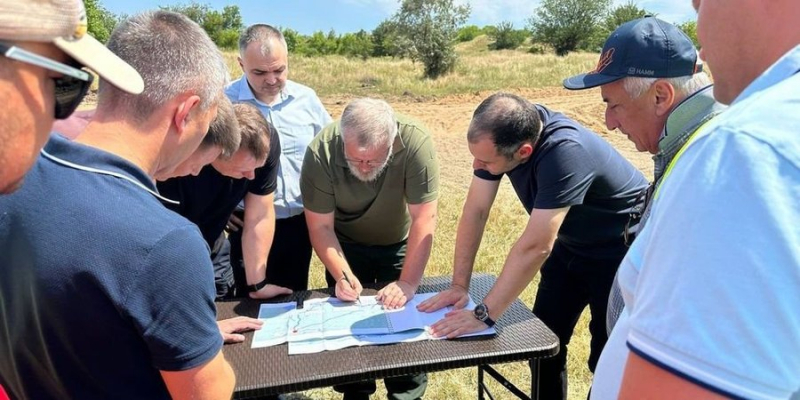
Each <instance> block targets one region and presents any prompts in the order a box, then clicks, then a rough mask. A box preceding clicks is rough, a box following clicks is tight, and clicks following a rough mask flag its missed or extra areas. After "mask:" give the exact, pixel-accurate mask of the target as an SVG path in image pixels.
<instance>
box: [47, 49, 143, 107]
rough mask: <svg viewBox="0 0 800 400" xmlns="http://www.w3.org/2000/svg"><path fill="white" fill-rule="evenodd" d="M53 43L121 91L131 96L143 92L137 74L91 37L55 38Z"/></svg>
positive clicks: (141, 81) (139, 77)
mask: <svg viewBox="0 0 800 400" xmlns="http://www.w3.org/2000/svg"><path fill="white" fill-rule="evenodd" d="M53 43H54V44H55V45H56V46H57V47H58V48H60V49H61V50H63V51H64V52H65V53H67V54H69V55H70V56H71V57H72V58H74V59H75V60H77V61H78V62H80V63H81V64H83V65H85V66H87V67H89V69H91V70H92V71H94V72H96V73H97V75H100V77H101V78H103V79H104V80H106V81H107V82H109V83H111V84H112V85H114V86H116V87H118V88H120V89H121V90H124V91H126V92H128V93H131V94H139V93H142V91H143V90H144V81H143V80H142V77H141V76H140V75H139V73H138V72H136V70H135V69H133V67H131V66H130V65H128V63H126V62H125V61H123V60H122V59H121V58H119V57H117V55H116V54H114V53H112V52H111V50H109V49H108V48H106V46H104V45H103V44H102V43H100V42H98V41H97V40H96V39H95V38H93V37H92V36H91V35H89V34H86V35H84V36H83V37H82V38H80V39H77V40H69V39H64V38H57V39H55V40H54V41H53Z"/></svg>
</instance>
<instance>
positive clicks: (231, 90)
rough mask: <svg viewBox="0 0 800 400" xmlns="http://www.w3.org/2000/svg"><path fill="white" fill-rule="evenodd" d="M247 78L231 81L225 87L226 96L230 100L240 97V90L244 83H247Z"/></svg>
mask: <svg viewBox="0 0 800 400" xmlns="http://www.w3.org/2000/svg"><path fill="white" fill-rule="evenodd" d="M246 79H247V78H246V77H245V76H244V75H242V77H241V78H239V79H234V80H232V81H230V82H229V83H228V84H227V85H225V95H226V96H228V97H229V98H233V96H238V95H239V89H240V87H241V86H242V82H245V80H246Z"/></svg>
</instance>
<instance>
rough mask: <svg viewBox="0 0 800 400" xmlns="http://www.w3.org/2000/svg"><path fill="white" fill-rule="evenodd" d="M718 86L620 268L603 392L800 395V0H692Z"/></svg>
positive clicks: (600, 376) (632, 395) (599, 389)
mask: <svg viewBox="0 0 800 400" xmlns="http://www.w3.org/2000/svg"><path fill="white" fill-rule="evenodd" d="M693 5H694V7H695V9H696V10H697V12H698V16H697V33H698V38H699V40H700V43H701V44H702V45H703V48H702V50H701V51H700V55H701V56H702V57H703V59H705V60H706V61H707V62H708V64H709V65H710V67H711V69H712V70H713V71H714V79H715V86H714V96H715V98H716V99H718V100H719V101H720V102H721V103H724V104H730V108H728V109H727V110H726V111H725V112H724V113H722V114H721V115H719V116H718V117H716V118H714V120H712V121H711V122H709V123H708V124H706V125H704V126H703V127H701V128H699V129H698V130H697V131H696V132H695V133H694V134H693V135H692V137H691V138H690V139H689V141H688V142H687V144H686V145H685V146H684V148H683V149H682V150H681V152H680V153H679V154H678V155H676V156H675V159H674V160H673V162H672V163H671V164H670V167H669V168H668V170H667V172H666V173H665V176H664V177H663V178H662V181H661V184H660V187H659V189H658V190H657V191H656V194H655V196H654V200H653V211H652V213H651V215H650V217H649V219H648V222H647V226H645V228H644V229H643V230H642V231H641V232H640V234H639V237H638V238H637V239H636V241H635V242H634V243H633V245H632V246H631V248H630V250H629V251H628V254H627V256H626V258H625V259H624V260H623V262H622V264H621V265H620V268H619V282H620V288H621V291H622V294H623V296H624V298H625V303H626V304H625V312H624V313H623V316H622V317H621V318H620V319H619V321H617V325H616V327H615V328H614V331H613V332H612V333H611V338H610V339H609V342H608V345H607V346H606V348H605V350H604V352H603V355H602V357H601V360H600V363H599V364H598V366H597V374H596V375H595V381H594V387H593V389H592V397H593V398H598V399H608V398H615V399H616V398H620V399H640V398H647V399H717V398H735V399H740V398H747V399H800V373H798V371H800V340H798V338H800V313H798V310H800V291H798V290H797V288H798V287H800V229H798V221H800V202H798V198H800V140H798V134H797V126H798V125H800V116H798V104H800V24H798V23H797V21H800V2H798V1H796V0H694V1H693Z"/></svg>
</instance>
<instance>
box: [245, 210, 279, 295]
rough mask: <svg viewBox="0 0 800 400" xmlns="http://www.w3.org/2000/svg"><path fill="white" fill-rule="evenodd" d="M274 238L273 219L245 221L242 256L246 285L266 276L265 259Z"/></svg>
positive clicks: (261, 279)
mask: <svg viewBox="0 0 800 400" xmlns="http://www.w3.org/2000/svg"><path fill="white" fill-rule="evenodd" d="M274 237H275V218H262V219H261V220H260V221H256V222H250V221H245V224H244V230H243V232H242V256H243V258H244V270H245V276H246V278H247V284H248V285H255V284H257V283H259V282H261V281H263V280H264V278H265V277H266V275H267V258H268V257H269V250H270V248H272V239H273V238H274Z"/></svg>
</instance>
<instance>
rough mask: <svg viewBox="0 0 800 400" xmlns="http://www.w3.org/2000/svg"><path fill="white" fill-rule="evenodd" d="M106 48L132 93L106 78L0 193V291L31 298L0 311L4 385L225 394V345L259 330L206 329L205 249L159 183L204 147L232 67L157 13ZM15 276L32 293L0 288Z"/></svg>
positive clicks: (193, 33) (209, 308) (209, 322)
mask: <svg viewBox="0 0 800 400" xmlns="http://www.w3.org/2000/svg"><path fill="white" fill-rule="evenodd" d="M108 47H109V49H111V50H112V51H113V52H114V53H115V54H117V55H118V56H119V57H120V58H121V59H123V60H125V61H126V62H128V63H129V64H130V65H132V66H134V67H135V68H136V70H137V71H138V72H139V74H140V75H141V77H142V78H143V81H144V82H145V84H144V86H145V87H144V90H143V92H142V93H141V94H139V95H131V94H130V93H129V92H126V91H123V90H121V88H120V87H118V86H117V84H116V83H115V82H114V81H109V80H105V79H104V80H101V82H100V87H99V92H98V104H97V112H96V114H95V115H94V117H93V119H92V121H91V122H90V123H89V125H88V126H87V127H86V130H85V131H84V132H83V133H82V134H81V135H80V137H79V138H78V139H77V140H75V141H69V140H67V139H65V138H64V137H62V136H59V135H53V136H51V138H50V140H49V141H48V143H47V145H46V146H45V147H44V148H43V149H42V152H41V155H42V156H41V157H39V159H38V160H37V161H36V163H35V165H34V166H33V168H32V169H31V170H30V172H29V173H28V175H27V177H26V182H25V185H24V186H22V187H21V188H20V189H19V190H17V191H16V192H15V193H13V194H10V195H7V196H2V197H0V210H3V211H2V216H0V266H2V268H0V282H2V283H3V286H0V287H3V289H4V290H8V291H9V292H10V293H14V294H19V293H20V291H23V292H27V296H30V297H31V298H32V299H34V300H35V302H34V303H33V306H34V307H33V308H32V309H29V310H19V309H17V308H16V303H15V302H14V301H13V299H11V300H10V301H9V300H7V299H6V300H4V302H5V303H6V304H9V306H8V307H10V309H9V310H8V311H7V314H6V315H4V318H3V320H4V322H5V323H7V324H8V326H11V327H13V328H12V329H11V330H9V331H2V332H0V335H2V337H0V350H2V351H3V354H0V360H2V361H1V362H0V384H2V385H4V386H5V387H6V389H8V390H9V392H10V393H9V394H10V395H11V396H13V397H14V398H28V397H29V398H35V399H40V398H76V399H91V398H115V399H119V398H131V399H168V398H173V399H188V398H193V399H221V398H230V397H231V396H232V393H233V386H234V374H233V371H232V369H231V367H230V366H229V365H228V363H227V362H226V361H225V359H224V357H223V355H222V351H221V349H222V343H223V340H227V341H235V340H242V339H243V338H242V337H238V338H237V337H235V336H234V335H232V333H233V332H234V331H236V330H240V329H246V328H257V325H258V323H257V322H252V321H242V320H238V321H237V320H234V321H227V322H220V324H218V323H217V321H216V310H215V307H214V278H213V268H212V265H211V262H210V261H209V259H208V255H207V254H208V253H207V248H206V244H205V242H204V241H203V239H202V237H201V235H200V233H199V231H198V230H197V228H196V227H195V226H194V225H193V224H192V223H190V222H189V221H187V220H186V219H185V218H183V217H181V216H179V215H177V214H175V213H173V212H171V211H169V210H167V209H166V208H165V207H164V206H163V204H162V203H161V201H162V200H165V199H163V197H162V196H160V195H159V194H158V192H157V189H156V186H155V183H154V180H155V177H158V176H168V175H171V174H174V173H175V171H176V169H177V167H178V166H179V165H180V164H181V163H182V162H183V161H184V160H186V159H187V158H188V157H189V156H190V154H192V153H193V152H194V151H195V150H196V149H197V148H198V146H199V145H200V143H201V142H202V140H203V139H204V137H205V135H206V132H207V131H208V128H209V123H210V121H211V120H212V119H213V118H214V116H215V114H216V112H217V104H218V103H219V101H220V99H221V98H222V96H223V93H222V89H223V87H224V85H225V82H226V81H227V78H228V74H227V69H226V68H225V64H224V61H223V59H222V57H221V54H220V53H219V50H218V49H217V48H216V46H215V45H214V43H213V42H212V41H211V40H210V38H209V37H208V35H207V34H206V33H205V31H203V29H202V28H201V27H200V26H198V25H197V24H196V23H194V22H192V21H191V20H189V19H188V18H187V17H185V16H183V15H180V14H176V13H172V12H167V11H156V12H147V13H143V14H139V15H136V16H132V17H130V18H128V19H127V20H125V21H123V22H122V23H120V25H119V26H117V28H116V29H115V30H114V32H113V33H112V35H111V38H110V39H109V42H108ZM67 48H70V47H69V46H68V47H67ZM70 49H71V48H70ZM120 85H122V84H120ZM52 193H56V194H57V195H53V194H52ZM165 201H168V200H165ZM20 275H21V276H27V277H29V279H30V282H31V285H30V286H29V287H22V288H20V287H19V286H18V285H14V286H10V285H5V282H6V281H7V280H8V279H9V278H8V277H9V276H11V277H12V278H14V277H16V276H20ZM4 297H5V296H4ZM25 313H28V314H33V315H35V318H24V317H23V316H22V315H23V314H25ZM6 346H7V347H6Z"/></svg>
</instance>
